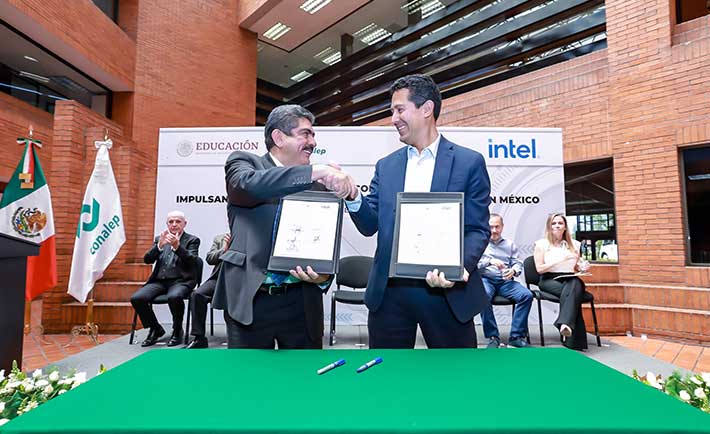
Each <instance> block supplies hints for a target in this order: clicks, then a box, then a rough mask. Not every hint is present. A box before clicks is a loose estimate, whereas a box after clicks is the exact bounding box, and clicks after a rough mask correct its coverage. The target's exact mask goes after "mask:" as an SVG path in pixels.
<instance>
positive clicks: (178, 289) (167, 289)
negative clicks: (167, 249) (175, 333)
mask: <svg viewBox="0 0 710 434" xmlns="http://www.w3.org/2000/svg"><path fill="white" fill-rule="evenodd" d="M189 293H190V287H189V286H188V285H187V284H186V283H185V282H183V281H181V280H179V279H169V280H156V281H154V282H150V283H146V285H145V286H144V287H142V288H141V289H139V290H138V291H136V292H135V293H134V294H133V295H132V296H131V304H132V305H133V308H134V309H135V310H136V312H137V313H138V316H139V317H140V319H141V324H143V327H145V328H148V327H150V328H155V327H158V325H159V324H158V319H157V318H156V317H155V312H153V308H152V307H151V306H150V303H151V302H152V301H153V300H154V299H155V298H156V297H157V296H159V295H163V294H167V295H168V307H169V308H170V313H171V314H172V316H173V329H174V330H178V329H182V317H183V314H184V313H185V304H184V302H183V300H184V299H185V298H186V297H187V295H188V294H189Z"/></svg>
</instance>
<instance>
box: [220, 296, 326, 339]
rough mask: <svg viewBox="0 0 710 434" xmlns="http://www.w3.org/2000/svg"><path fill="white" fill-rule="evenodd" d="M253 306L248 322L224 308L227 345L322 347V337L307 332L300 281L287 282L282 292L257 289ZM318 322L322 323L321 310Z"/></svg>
mask: <svg viewBox="0 0 710 434" xmlns="http://www.w3.org/2000/svg"><path fill="white" fill-rule="evenodd" d="M253 308H254V320H253V321H252V323H251V324H250V325H244V324H241V323H238V322H237V321H235V320H234V319H232V317H230V316H229V313H228V312H227V311H226V310H225V311H224V321H225V323H226V325H227V346H228V348H253V349H274V348H275V344H278V347H279V349H317V348H323V338H322V337H318V338H312V337H311V336H310V334H309V333H308V328H307V324H306V314H305V302H304V297H303V287H302V285H301V284H295V285H291V286H290V287H289V288H288V290H287V292H286V293H285V294H278V295H276V294H275V295H269V294H268V293H266V292H263V291H257V293H256V296H254V307H253ZM321 312H322V309H321ZM320 324H321V327H322V326H323V317H322V314H321V319H320Z"/></svg>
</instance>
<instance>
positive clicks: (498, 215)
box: [488, 212, 504, 224]
mask: <svg viewBox="0 0 710 434" xmlns="http://www.w3.org/2000/svg"><path fill="white" fill-rule="evenodd" d="M493 217H497V218H499V219H500V224H504V223H503V216H502V215H500V214H496V213H494V212H492V213H491V216H490V217H489V218H488V220H490V219H492V218H493Z"/></svg>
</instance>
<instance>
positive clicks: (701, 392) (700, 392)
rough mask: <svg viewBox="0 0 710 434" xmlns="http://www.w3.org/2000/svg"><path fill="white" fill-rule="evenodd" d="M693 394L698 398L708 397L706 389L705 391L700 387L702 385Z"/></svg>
mask: <svg viewBox="0 0 710 434" xmlns="http://www.w3.org/2000/svg"><path fill="white" fill-rule="evenodd" d="M693 395H695V397H696V398H700V399H705V398H707V397H708V396H707V395H706V394H705V391H704V390H703V389H702V388H700V387H698V388H697V389H695V391H694V392H693Z"/></svg>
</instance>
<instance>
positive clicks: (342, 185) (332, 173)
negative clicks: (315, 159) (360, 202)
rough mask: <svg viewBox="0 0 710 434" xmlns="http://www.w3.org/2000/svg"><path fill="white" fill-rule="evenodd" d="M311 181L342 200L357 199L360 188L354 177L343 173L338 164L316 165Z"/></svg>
mask: <svg viewBox="0 0 710 434" xmlns="http://www.w3.org/2000/svg"><path fill="white" fill-rule="evenodd" d="M311 180H312V181H315V182H319V183H321V184H323V185H324V186H325V188H327V189H328V190H330V191H332V192H333V193H335V195H336V196H337V197H338V198H340V199H345V200H353V199H355V198H357V194H358V193H357V192H358V188H357V185H356V184H355V180H354V179H353V177H352V176H350V175H348V174H347V173H345V172H343V170H342V169H341V168H340V166H338V165H337V164H334V163H330V164H314V165H313V174H312V175H311Z"/></svg>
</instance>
